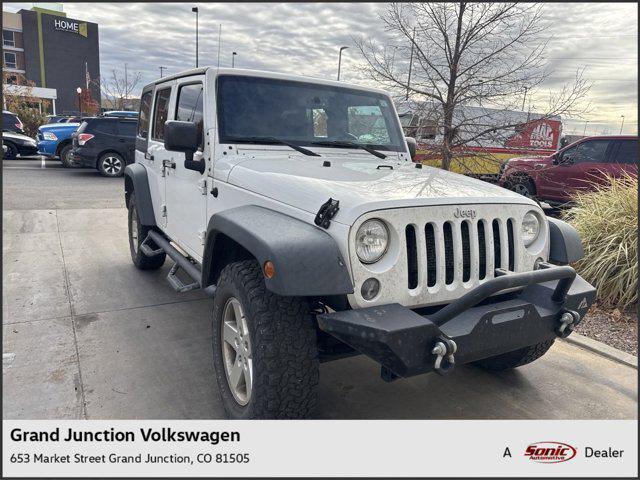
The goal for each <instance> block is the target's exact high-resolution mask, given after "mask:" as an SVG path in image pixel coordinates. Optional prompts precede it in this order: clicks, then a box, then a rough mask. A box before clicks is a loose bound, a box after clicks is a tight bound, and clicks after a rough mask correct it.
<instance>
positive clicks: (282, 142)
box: [229, 137, 322, 157]
mask: <svg viewBox="0 0 640 480" xmlns="http://www.w3.org/2000/svg"><path fill="white" fill-rule="evenodd" d="M229 140H230V141H231V142H247V143H271V144H274V143H275V144H280V145H286V146H287V147H291V148H293V149H294V150H296V151H298V152H300V153H304V154H305V155H309V156H310V157H321V156H322V155H320V154H319V153H316V152H312V151H311V150H307V149H306V148H303V147H301V146H300V145H296V144H295V143H293V142H290V141H288V140H282V139H281V138H276V137H231V138H229Z"/></svg>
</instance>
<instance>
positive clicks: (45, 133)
mask: <svg viewBox="0 0 640 480" xmlns="http://www.w3.org/2000/svg"><path fill="white" fill-rule="evenodd" d="M79 126H80V124H79V123H49V124H46V125H42V126H41V127H39V128H38V135H37V137H36V139H37V140H38V154H39V155H44V156H45V157H50V158H53V157H56V156H57V157H59V158H60V161H61V162H62V164H63V165H64V166H65V167H70V166H72V161H71V149H72V148H73V144H72V143H71V142H72V139H71V135H73V133H74V132H75V131H76V130H77V129H78V127H79Z"/></svg>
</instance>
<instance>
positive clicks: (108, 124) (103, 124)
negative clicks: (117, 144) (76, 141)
mask: <svg viewBox="0 0 640 480" xmlns="http://www.w3.org/2000/svg"><path fill="white" fill-rule="evenodd" d="M116 128H117V125H116V122H114V121H111V120H94V121H93V122H91V125H89V128H88V129H86V128H85V130H87V131H89V130H90V131H91V132H95V133H103V134H106V135H117V133H118V132H117V130H116Z"/></svg>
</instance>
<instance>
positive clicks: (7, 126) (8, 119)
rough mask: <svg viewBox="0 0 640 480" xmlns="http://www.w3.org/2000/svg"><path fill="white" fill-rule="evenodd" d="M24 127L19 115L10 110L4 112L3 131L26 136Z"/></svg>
mask: <svg viewBox="0 0 640 480" xmlns="http://www.w3.org/2000/svg"><path fill="white" fill-rule="evenodd" d="M23 128H24V125H23V124H22V122H21V121H20V118H19V117H18V115H16V114H15V113H13V112H10V111H8V110H3V111H2V131H3V132H16V133H21V134H24V130H23Z"/></svg>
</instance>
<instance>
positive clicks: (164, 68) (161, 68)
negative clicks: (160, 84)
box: [158, 66, 167, 78]
mask: <svg viewBox="0 0 640 480" xmlns="http://www.w3.org/2000/svg"><path fill="white" fill-rule="evenodd" d="M158 68H159V69H160V78H162V72H163V70H166V69H167V67H162V66H160V67H158Z"/></svg>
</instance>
